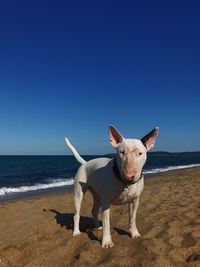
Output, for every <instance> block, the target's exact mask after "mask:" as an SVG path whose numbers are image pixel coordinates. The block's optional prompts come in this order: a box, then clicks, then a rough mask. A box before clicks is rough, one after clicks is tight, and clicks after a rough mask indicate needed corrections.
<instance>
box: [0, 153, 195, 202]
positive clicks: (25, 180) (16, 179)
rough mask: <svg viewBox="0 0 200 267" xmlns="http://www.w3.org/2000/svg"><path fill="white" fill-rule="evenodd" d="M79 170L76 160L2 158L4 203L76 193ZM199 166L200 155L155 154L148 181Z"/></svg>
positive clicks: (0, 176) (0, 171)
mask: <svg viewBox="0 0 200 267" xmlns="http://www.w3.org/2000/svg"><path fill="white" fill-rule="evenodd" d="M113 156H114V155H113V154H109V155H103V156H102V155H101V156H96V155H93V156H92V155H91V156H88V155H87V156H83V158H84V159H85V160H86V161H88V160H91V159H94V158H98V157H110V158H111V157H113ZM79 166H80V164H79V163H78V162H77V161H76V159H75V158H74V157H73V156H0V201H5V200H12V199H18V198H24V197H29V196H36V195H40V194H47V193H51V192H62V191H68V190H72V188H73V183H74V175H75V173H76V171H77V169H78V168H79ZM196 166H200V152H183V153H168V152H151V153H149V155H148V160H147V162H146V164H145V166H144V174H146V175H145V177H146V179H148V178H149V177H151V176H152V175H155V174H157V173H161V172H167V171H170V170H177V169H184V168H190V167H196Z"/></svg>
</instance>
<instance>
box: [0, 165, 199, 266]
mask: <svg viewBox="0 0 200 267" xmlns="http://www.w3.org/2000/svg"><path fill="white" fill-rule="evenodd" d="M72 200H73V199H72V193H70V192H66V193H57V194H50V195H42V196H37V197H32V198H29V199H21V200H15V201H9V202H0V266H17V267H20V266H27V267H40V266H45V267H46V266H54V267H56V266H60V267H61V266H142V267H147V266H148V267H150V266H154V267H156V266H162V267H164V266H178V267H180V266H181V267H184V266H200V168H199V167H197V168H192V169H184V170H178V171H170V172H166V173H162V174H160V175H157V176H155V177H153V178H150V179H148V178H147V179H146V180H145V189H144V192H143V194H142V196H141V200H140V206H139V210H138V217H137V225H138V229H139V231H140V233H141V234H142V237H139V238H137V239H131V238H130V237H129V235H128V232H127V230H128V208H127V206H126V205H125V206H112V208H111V228H112V230H111V232H112V238H113V242H114V244H115V247H114V248H111V249H102V248H101V237H102V232H101V231H100V230H95V229H93V223H92V219H91V212H90V210H91V205H92V198H91V196H90V194H89V193H87V194H86V195H85V198H84V201H83V205H82V209H81V214H82V218H81V231H82V234H81V235H80V236H77V237H74V238H73V237H72V226H73V201H72ZM193 253H199V254H193ZM192 254H193V255H192ZM191 255H192V257H190V256H191Z"/></svg>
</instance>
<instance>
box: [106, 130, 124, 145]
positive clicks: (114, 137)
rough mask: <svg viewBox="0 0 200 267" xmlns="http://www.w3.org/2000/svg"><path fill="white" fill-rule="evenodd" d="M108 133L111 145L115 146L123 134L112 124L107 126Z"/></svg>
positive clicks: (120, 140)
mask: <svg viewBox="0 0 200 267" xmlns="http://www.w3.org/2000/svg"><path fill="white" fill-rule="evenodd" d="M109 135H110V143H111V145H112V146H113V147H116V146H117V145H118V144H119V143H121V142H122V140H123V136H122V135H121V134H120V133H119V132H118V131H117V130H116V129H115V128H114V127H113V126H109Z"/></svg>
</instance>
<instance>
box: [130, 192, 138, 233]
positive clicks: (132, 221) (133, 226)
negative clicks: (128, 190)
mask: <svg viewBox="0 0 200 267" xmlns="http://www.w3.org/2000/svg"><path fill="white" fill-rule="evenodd" d="M138 206H139V197H138V198H136V199H134V200H133V202H131V203H129V204H128V208H129V233H130V235H131V237H132V238H135V237H138V236H140V233H139V232H138V229H137V226H136V214H137V209H138Z"/></svg>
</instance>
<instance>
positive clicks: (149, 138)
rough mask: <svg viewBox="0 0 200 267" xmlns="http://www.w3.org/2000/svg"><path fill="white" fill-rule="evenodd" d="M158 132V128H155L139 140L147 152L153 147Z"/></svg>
mask: <svg viewBox="0 0 200 267" xmlns="http://www.w3.org/2000/svg"><path fill="white" fill-rule="evenodd" d="M158 131H159V128H158V127H156V128H154V129H153V130H152V131H151V132H150V133H148V134H147V135H145V136H144V137H143V138H142V139H141V141H142V143H143V145H144V146H145V147H146V149H147V150H150V149H151V148H153V147H154V144H155V141H156V137H157V135H158Z"/></svg>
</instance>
